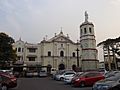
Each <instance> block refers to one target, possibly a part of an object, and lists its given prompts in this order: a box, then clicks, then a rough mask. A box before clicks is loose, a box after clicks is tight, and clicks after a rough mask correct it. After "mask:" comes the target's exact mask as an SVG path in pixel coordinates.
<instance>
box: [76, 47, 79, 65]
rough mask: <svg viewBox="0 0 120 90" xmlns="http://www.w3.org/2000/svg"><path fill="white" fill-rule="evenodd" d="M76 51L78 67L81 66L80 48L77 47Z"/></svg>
mask: <svg viewBox="0 0 120 90" xmlns="http://www.w3.org/2000/svg"><path fill="white" fill-rule="evenodd" d="M76 51H77V67H79V51H80V50H79V49H78V48H77V49H76Z"/></svg>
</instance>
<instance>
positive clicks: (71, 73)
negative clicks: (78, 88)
mask: <svg viewBox="0 0 120 90" xmlns="http://www.w3.org/2000/svg"><path fill="white" fill-rule="evenodd" d="M74 74H76V72H74V71H66V72H64V73H61V74H58V75H56V80H59V81H63V80H64V78H65V77H68V76H73V75H74Z"/></svg>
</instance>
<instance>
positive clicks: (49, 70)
mask: <svg viewBox="0 0 120 90" xmlns="http://www.w3.org/2000/svg"><path fill="white" fill-rule="evenodd" d="M51 68H52V66H51V65H50V64H48V65H47V73H48V75H50V73H51Z"/></svg>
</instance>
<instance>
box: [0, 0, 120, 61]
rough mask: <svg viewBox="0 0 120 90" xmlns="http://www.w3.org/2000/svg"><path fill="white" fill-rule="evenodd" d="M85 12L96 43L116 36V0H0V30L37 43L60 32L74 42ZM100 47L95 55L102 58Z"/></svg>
mask: <svg viewBox="0 0 120 90" xmlns="http://www.w3.org/2000/svg"><path fill="white" fill-rule="evenodd" d="M85 11H87V12H88V15H89V21H90V22H92V23H93V24H94V25H95V27H94V28H95V36H96V43H97V44H98V43H99V42H101V41H104V40H106V39H108V38H117V37H119V36H120V25H119V24H120V12H119V11H120V0H0V32H5V33H6V34H8V35H10V36H11V37H13V39H15V41H17V40H19V38H21V39H22V40H23V41H27V42H29V43H39V42H41V41H42V40H43V38H44V37H46V36H47V38H48V39H49V38H52V37H53V36H54V34H55V33H57V34H59V33H60V31H61V27H62V31H63V33H64V34H65V35H67V34H69V37H70V39H71V40H73V41H74V42H77V40H79V37H80V35H79V33H80V29H79V26H80V25H81V23H83V22H84V18H85V17H84V12H85ZM101 53H102V51H101V49H100V53H99V58H100V59H102V58H103V57H102V55H101Z"/></svg>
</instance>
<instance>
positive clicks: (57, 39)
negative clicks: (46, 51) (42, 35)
mask: <svg viewBox="0 0 120 90" xmlns="http://www.w3.org/2000/svg"><path fill="white" fill-rule="evenodd" d="M53 41H54V42H69V43H73V41H72V40H70V39H69V38H67V37H64V36H60V37H54V38H52V40H51V42H53Z"/></svg>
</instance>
